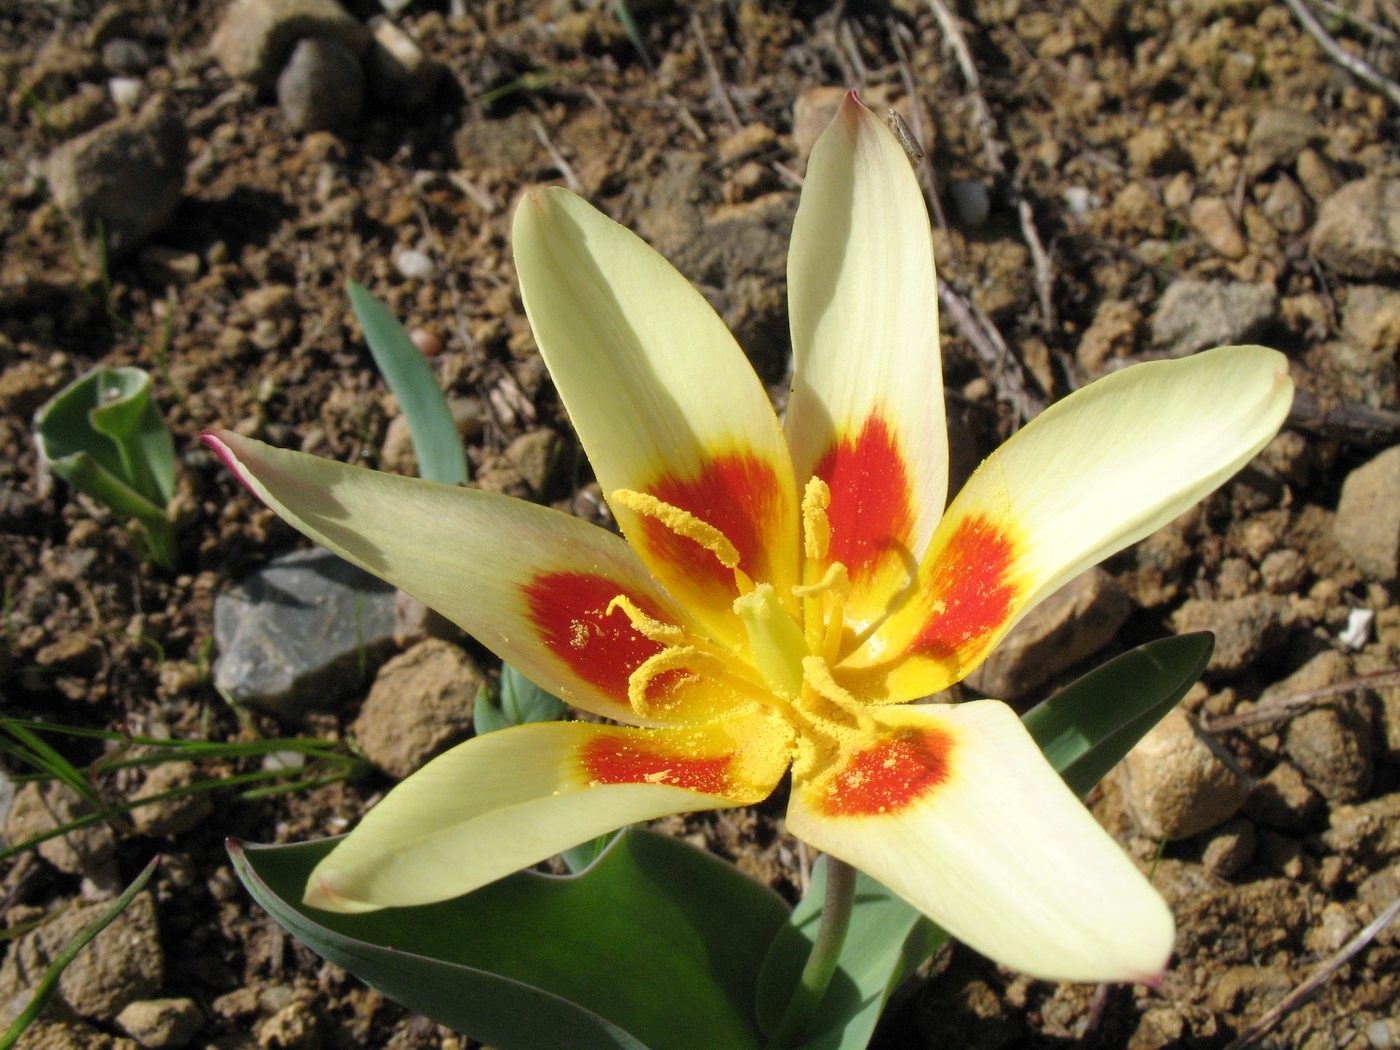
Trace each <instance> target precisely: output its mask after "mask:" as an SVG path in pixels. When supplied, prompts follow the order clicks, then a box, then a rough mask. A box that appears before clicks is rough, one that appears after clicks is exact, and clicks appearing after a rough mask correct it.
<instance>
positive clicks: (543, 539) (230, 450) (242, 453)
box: [205, 431, 749, 725]
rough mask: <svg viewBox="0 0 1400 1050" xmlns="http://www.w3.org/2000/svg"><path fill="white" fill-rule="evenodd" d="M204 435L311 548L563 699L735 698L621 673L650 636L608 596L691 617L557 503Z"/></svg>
mask: <svg viewBox="0 0 1400 1050" xmlns="http://www.w3.org/2000/svg"><path fill="white" fill-rule="evenodd" d="M205 440H206V441H207V442H208V443H209V445H210V446H211V447H212V448H213V449H214V450H215V451H216V452H218V453H219V455H220V456H222V457H223V459H224V462H225V463H227V464H228V466H229V467H230V468H231V469H232V470H233V471H234V472H235V473H236V474H237V475H238V477H239V479H240V480H241V481H242V482H243V483H244V484H245V485H247V486H248V487H249V488H250V489H251V490H252V491H253V493H254V495H256V496H257V497H258V498H259V499H261V500H262V501H263V502H264V503H266V504H267V505H268V506H269V507H271V508H272V509H273V510H275V511H276V512H277V513H278V514H279V515H281V516H282V517H283V518H284V519H285V520H286V521H288V522H290V523H291V524H292V525H293V526H295V527H296V528H298V529H300V530H301V531H302V532H303V533H305V534H306V535H307V536H309V537H310V538H311V539H313V540H315V541H316V542H317V543H319V544H321V546H323V547H326V548H327V549H328V550H331V551H333V552H335V553H336V554H338V555H340V556H341V557H342V558H345V559H346V560H347V561H351V562H353V563H355V564H356V565H358V566H360V567H361V568H363V569H366V570H367V571H369V572H372V573H374V574H375V575H376V576H379V577H380V578H381V579H384V580H387V581H388V582H389V583H392V584H393V585H394V586H396V587H399V588H401V589H402V590H405V591H407V592H408V593H410V594H412V595H414V596H415V597H417V598H418V599H419V600H421V601H422V602H424V603H425V604H427V605H429V606H430V607H432V608H434V609H436V610H437V611H438V612H440V613H442V614H443V615H444V616H446V617H447V618H448V619H450V620H452V621H453V622H454V623H456V624H458V625H459V626H460V627H462V628H463V629H464V630H466V631H467V632H468V633H470V634H472V635H473V636H475V637H476V638H477V640H478V641H480V642H481V643H482V644H483V645H485V646H487V647H488V648H490V649H491V650H492V651H493V652H495V653H496V654H497V655H498V656H500V657H502V658H503V659H504V660H506V661H507V662H508V663H510V664H512V665H513V666H514V667H515V668H516V669H517V670H519V671H520V672H521V673H522V674H523V675H525V676H526V677H527V678H529V679H530V680H531V681H533V682H535V683H537V684H538V685H539V686H541V687H542V688H544V689H546V690H547V691H549V692H551V693H553V694H554V695H556V696H558V697H560V698H561V699H563V700H566V701H568V702H569V703H571V704H573V705H575V706H576V707H580V708H583V709H584V710H586V711H591V712H593V713H594V714H598V715H602V716H603V717H606V718H613V719H616V720H619V721H625V722H631V723H634V724H640V725H676V724H688V723H692V722H696V721H710V720H711V719H714V718H717V717H720V716H722V715H724V714H726V713H728V712H730V711H733V710H736V709H738V708H739V707H745V708H747V707H748V706H749V703H748V702H747V701H743V700H740V699H738V698H736V697H735V696H734V695H733V694H732V693H730V692H729V691H728V690H726V689H725V688H724V687H723V686H721V685H720V684H718V683H716V682H714V681H713V680H711V679H706V678H701V677H698V676H696V675H693V674H686V673H685V672H684V671H680V670H676V671H667V672H663V673H662V674H660V675H657V676H656V677H655V678H654V679H652V682H651V685H650V687H649V689H648V694H647V704H646V707H645V710H644V711H638V710H637V709H635V708H634V707H633V706H632V704H631V703H630V702H629V698H628V684H629V677H630V675H631V674H632V672H633V671H635V670H636V669H637V668H638V667H640V666H641V665H642V663H644V662H645V661H646V660H647V659H649V658H650V657H652V656H654V655H656V654H657V653H658V652H660V651H661V649H662V648H663V646H662V645H661V644H660V643H658V642H656V641H653V640H651V639H648V638H645V637H643V636H642V635H641V634H639V633H638V632H637V631H636V630H634V629H633V627H632V623H631V621H630V619H629V618H628V616H627V614H626V613H625V612H624V611H623V610H621V609H617V608H613V609H612V610H611V611H609V606H610V605H611V603H612V600H613V599H614V598H616V597H618V596H623V597H626V598H628V599H629V601H631V603H632V604H633V605H634V606H635V607H636V608H637V609H638V611H640V612H641V613H643V614H645V615H647V616H650V617H652V618H653V619H655V620H658V621H663V622H665V623H669V624H672V625H675V626H679V627H690V626H691V623H692V621H691V620H690V619H689V618H688V617H687V616H686V615H685V613H684V612H683V611H681V609H680V608H679V607H678V606H677V605H676V604H675V602H673V601H672V600H671V599H670V597H669V596H667V595H666V593H665V592H664V591H662V589H661V588H660V587H658V586H657V584H656V581H655V580H653V579H652V578H651V577H650V576H649V575H648V574H647V571H646V569H645V568H643V567H642V565H641V563H640V562H638V560H637V558H636V556H635V555H634V554H633V553H632V551H631V550H630V549H629V548H628V546H627V544H626V543H624V542H623V541H622V540H621V539H619V538H618V537H616V536H614V535H612V534H611V533H609V532H605V531H604V530H603V529H600V528H597V527H595V526H593V525H590V524H588V523H587V522H583V521H580V520H579V519H578V518H573V517H570V516H569V515H567V514H560V513H559V512H557V511H553V510H549V509H547V508H544V507H539V506H536V505H534V504H532V503H527V502H525V501H524V500H518V499H511V498H509V497H507V496H501V495H497V494H494V493H488V492H479V491H477V490H474V489H465V488H457V487H454V486H451V485H439V484H436V483H434V482H430V481H420V480H418V479H416V478H405V477H399V476H397V475H393V474H383V473H379V472H377V471H372V470H365V469H363V468H361V467H349V466H345V465H344V464H341V463H335V462H332V461H330V460H326V459H321V458H318V457H316V456H308V455H305V454H303V453H300V452H290V451H287V450H285V449H277V448H273V447H272V446H270V445H265V444H263V443H262V442H260V441H253V440H251V439H249V438H244V437H239V436H238V435H236V434H233V433H230V432H228V431H219V432H216V433H212V434H209V435H206V437H205Z"/></svg>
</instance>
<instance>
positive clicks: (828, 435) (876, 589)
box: [785, 92, 948, 632]
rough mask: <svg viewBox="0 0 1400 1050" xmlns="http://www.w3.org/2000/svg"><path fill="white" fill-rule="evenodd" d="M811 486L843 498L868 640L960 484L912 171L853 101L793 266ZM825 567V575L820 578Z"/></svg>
mask: <svg viewBox="0 0 1400 1050" xmlns="http://www.w3.org/2000/svg"><path fill="white" fill-rule="evenodd" d="M788 296H789V316H790V318H791V325H792V346H793V355H794V359H795V362H796V364H795V368H794V373H793V387H792V396H791V399H790V400H789V402H788V410H787V417H786V421H785V422H786V430H787V436H788V441H789V443H790V444H791V446H792V456H793V464H794V467H795V469H796V472H797V477H798V483H799V484H802V483H804V482H805V480H806V479H807V478H808V477H810V476H812V475H816V476H817V477H820V478H822V479H823V480H824V481H826V482H827V484H828V485H829V487H830V489H831V506H830V508H829V511H828V515H829V517H830V522H831V550H830V555H829V557H830V560H834V561H840V562H842V563H843V564H845V565H846V567H847V569H848V570H849V572H850V577H851V587H852V589H851V595H850V598H849V599H848V602H847V607H846V618H847V621H848V622H849V623H850V624H851V626H852V628H853V630H855V631H857V632H859V630H860V629H861V628H863V627H864V626H865V625H866V624H868V623H870V622H871V621H872V620H874V619H875V618H876V617H877V616H879V615H880V614H881V613H882V612H883V609H884V606H885V605H886V603H887V602H888V601H889V600H890V598H891V597H892V596H893V595H894V594H895V593H896V592H897V591H899V590H901V589H903V588H904V587H907V585H908V584H909V582H910V579H911V576H912V570H913V567H914V566H915V565H916V564H917V559H918V555H919V554H920V553H922V552H923V550H924V548H925V546H927V544H928V541H929V538H930V536H932V535H933V531H934V528H935V526H936V525H937V523H938V519H939V516H940V515H941V514H942V512H943V503H944V499H945V496H946V491H947V483H948V438H947V428H946V426H945V425H944V414H943V380H942V365H941V362H940V358H939V347H938V289H937V282H936V280H935V277H934V266H933V244H932V239H931V235H930V227H929V221H928V212H927V210H926V209H925V207H924V199H923V193H922V191H921V190H920V188H919V183H918V180H917V179H916V178H915V176H914V171H913V169H912V167H911V166H910V163H909V158H908V157H907V156H906V155H905V153H904V150H903V149H902V148H901V147H900V145H899V143H898V142H897V141H896V140H895V138H894V136H893V135H892V134H891V133H890V132H889V130H888V129H887V128H886V127H885V126H884V125H883V124H882V123H881V122H880V121H879V120H878V119H877V118H876V117H875V116H874V114H872V113H871V112H870V111H869V110H868V109H866V108H865V106H864V105H862V104H861V102H860V100H859V99H857V98H856V96H855V93H854V92H852V93H850V94H848V95H847V96H846V100H845V102H844V103H843V104H842V106H841V109H840V112H839V113H838V114H837V116H836V119H835V120H834V121H833V122H832V124H831V126H830V127H829V128H828V129H827V131H826V132H825V133H824V134H823V135H822V137H821V138H820V139H818V140H817V144H816V146H815V147H814V148H813V150H812V157H811V161H810V163H809V164H808V166H807V177H806V181H805V182H804V184H803V187H802V200H801V204H800V205H799V207H798V209H797V218H796V220H795V221H794V224H793V231H792V250H791V252H790V253H789V255H788ZM824 570H825V565H822V566H820V567H819V568H818V569H817V570H816V571H815V572H814V573H813V575H814V576H815V577H816V578H820V577H821V575H822V572H823V571H824Z"/></svg>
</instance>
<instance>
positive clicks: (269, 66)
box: [209, 0, 370, 89]
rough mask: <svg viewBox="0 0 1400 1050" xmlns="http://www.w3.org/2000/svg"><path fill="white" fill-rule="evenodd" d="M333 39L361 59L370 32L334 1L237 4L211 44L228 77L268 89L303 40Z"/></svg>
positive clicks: (238, 1)
mask: <svg viewBox="0 0 1400 1050" xmlns="http://www.w3.org/2000/svg"><path fill="white" fill-rule="evenodd" d="M310 36H315V37H320V38H322V39H323V40H335V41H338V42H339V43H340V44H342V45H343V46H344V47H345V48H346V49H348V50H349V51H350V53H351V54H352V55H354V56H355V57H356V58H358V57H359V56H360V55H362V54H363V53H364V51H365V48H366V47H368V46H369V36H370V34H369V30H368V29H366V28H365V27H364V26H363V25H362V24H361V23H360V22H359V21H358V20H357V19H355V18H354V17H352V16H351V15H350V14H349V13H348V12H347V11H346V10H345V9H344V8H343V7H341V6H340V5H339V4H338V3H336V2H335V0H234V2H233V3H232V4H230V5H229V8H228V10H227V11H226V12H224V17H223V21H221V22H220V23H219V28H218V29H217V30H215V32H214V38H213V39H212V40H211V41H210V42H209V50H210V52H211V53H212V54H213V55H214V57H215V59H217V60H218V63H219V65H221V66H223V67H224V71H225V72H227V73H228V74H229V76H232V77H237V78H238V79H239V80H246V81H248V82H249V83H252V84H255V85H257V87H259V88H263V89H269V88H271V87H272V86H273V85H274V84H275V83H276V82H277V75H278V74H279V73H281V72H282V68H283V67H284V66H285V65H286V64H287V60H288V59H289V58H290V57H291V54H292V49H293V48H295V47H296V45H297V41H299V40H302V39H303V38H305V37H310Z"/></svg>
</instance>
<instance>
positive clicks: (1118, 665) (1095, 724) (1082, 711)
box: [1023, 631, 1215, 798]
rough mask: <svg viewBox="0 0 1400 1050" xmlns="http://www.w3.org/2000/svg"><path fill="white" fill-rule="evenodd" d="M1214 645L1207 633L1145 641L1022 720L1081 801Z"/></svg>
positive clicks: (1173, 699)
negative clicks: (1144, 643) (1145, 642)
mask: <svg viewBox="0 0 1400 1050" xmlns="http://www.w3.org/2000/svg"><path fill="white" fill-rule="evenodd" d="M1214 647H1215V636H1214V635H1212V634H1211V633H1210V632H1209V631H1200V632H1198V633H1196V634H1183V635H1179V636H1177V637H1175V638H1162V639H1160V640H1158V641H1155V642H1148V643H1147V644H1146V645H1141V646H1138V648H1136V649H1131V650H1129V651H1128V652H1126V653H1124V654H1123V655H1122V656H1119V657H1116V658H1114V659H1112V660H1110V661H1109V662H1108V663H1106V664H1104V665H1103V666H1102V667H1097V668H1095V669H1094V670H1092V671H1090V672H1089V673H1088V674H1086V675H1085V676H1084V677H1083V678H1080V679H1078V680H1077V681H1075V682H1073V683H1072V684H1070V685H1067V686H1066V687H1065V688H1064V689H1062V690H1060V691H1059V692H1058V693H1056V694H1055V695H1054V696H1052V697H1050V699H1048V700H1046V701H1045V702H1044V703H1041V704H1038V705H1037V706H1035V707H1034V708H1032V709H1031V710H1030V711H1028V712H1027V713H1026V715H1025V717H1024V718H1023V721H1024V722H1025V723H1026V728H1027V729H1028V730H1030V734H1031V736H1032V737H1034V738H1035V742H1036V743H1037V744H1039V745H1040V749H1041V750H1042V751H1044V752H1045V757H1046V758H1047V759H1049V760H1050V764H1051V765H1052V766H1054V767H1055V768H1056V769H1057V770H1059V772H1060V775H1061V776H1062V777H1064V779H1065V783H1067V784H1068V785H1069V786H1070V787H1071V788H1072V789H1073V790H1074V792H1075V793H1076V794H1077V795H1079V796H1080V797H1081V798H1083V797H1084V796H1085V795H1087V794H1088V793H1089V791H1090V789H1091V788H1093V786H1094V785H1095V784H1097V783H1098V782H1099V781H1100V780H1102V779H1103V777H1104V775H1105V774H1106V773H1107V772H1108V771H1109V770H1110V769H1112V768H1113V767H1114V766H1116V765H1117V764H1118V762H1119V761H1120V760H1121V759H1122V758H1123V756H1124V755H1126V754H1127V753H1128V752H1129V751H1130V750H1131V749H1132V746H1133V745H1134V744H1136V743H1137V742H1138V741H1139V740H1141V739H1142V738H1143V735H1144V734H1145V733H1146V732H1147V731H1148V730H1149V729H1151V728H1152V727H1153V726H1155V725H1156V724H1157V723H1158V722H1160V721H1161V720H1162V719H1163V718H1164V717H1165V716H1166V714H1167V712H1168V711H1170V710H1171V709H1172V708H1173V707H1175V706H1176V703H1177V701H1178V700H1180V699H1181V698H1182V697H1183V696H1185V695H1186V693H1187V690H1189V689H1190V688H1191V686H1192V685H1194V684H1195V683H1196V681H1197V680H1198V679H1199V678H1200V677H1201V673H1202V672H1203V671H1205V669H1206V664H1207V662H1209V660H1210V654H1211V650H1212V649H1213V648H1214Z"/></svg>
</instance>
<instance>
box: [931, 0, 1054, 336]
mask: <svg viewBox="0 0 1400 1050" xmlns="http://www.w3.org/2000/svg"><path fill="white" fill-rule="evenodd" d="M928 5H929V7H930V8H931V9H932V10H933V16H934V18H936V19H938V25H939V28H940V29H942V30H943V36H944V38H945V39H946V40H947V41H948V46H949V48H950V49H951V50H952V52H953V57H954V58H955V59H956V60H957V63H958V68H959V69H960V70H961V71H962V75H963V80H964V81H965V82H966V83H967V91H968V97H969V99H970V100H971V102H972V115H973V123H974V124H975V125H976V127H977V131H978V134H980V135H981V137H982V148H983V150H984V151H985V152H986V155H987V164H988V166H989V167H990V168H991V169H992V171H993V172H995V173H996V174H998V175H1000V176H1001V177H1002V178H1004V179H1005V180H1006V185H1007V187H1008V193H1009V195H1010V197H1011V202H1012V204H1014V205H1015V206H1016V216H1017V218H1018V219H1019V220H1020V223H1021V236H1023V237H1024V238H1025V240H1026V247H1027V248H1029V249H1030V253H1031V261H1032V264H1033V265H1034V266H1035V290H1036V296H1037V298H1038V299H1039V300H1040V313H1041V321H1042V322H1043V323H1044V325H1045V329H1046V331H1049V330H1051V329H1053V328H1054V327H1055V302H1054V285H1055V275H1054V270H1053V268H1052V266H1051V264H1050V253H1049V252H1047V251H1046V250H1045V245H1044V244H1043V243H1041V240H1040V233H1039V232H1038V231H1037V230H1036V228H1035V213H1034V212H1033V211H1032V210H1031V205H1030V202H1029V201H1027V200H1026V196H1025V194H1024V193H1023V192H1021V180H1020V178H1019V177H1018V176H1016V175H1014V174H1013V173H1012V172H1010V171H1008V170H1007V167H1006V163H1005V162H1004V161H1003V160H1002V154H1003V153H1004V152H1005V150H1006V147H1005V146H1004V145H1002V143H1001V141H1000V140H999V139H998V138H997V134H996V131H997V125H996V119H995V118H994V117H993V116H992V110H991V107H990V106H988V105H987V99H986V96H985V95H983V94H982V77H981V75H980V74H978V72H977V66H976V64H975V63H974V62H973V61H972V50H971V48H969V47H968V46H967V38H966V37H965V36H963V32H962V27H961V26H959V25H958V20H957V18H956V17H955V16H954V15H953V13H952V12H951V11H950V10H948V7H947V5H946V4H945V3H944V2H943V0H928Z"/></svg>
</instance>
